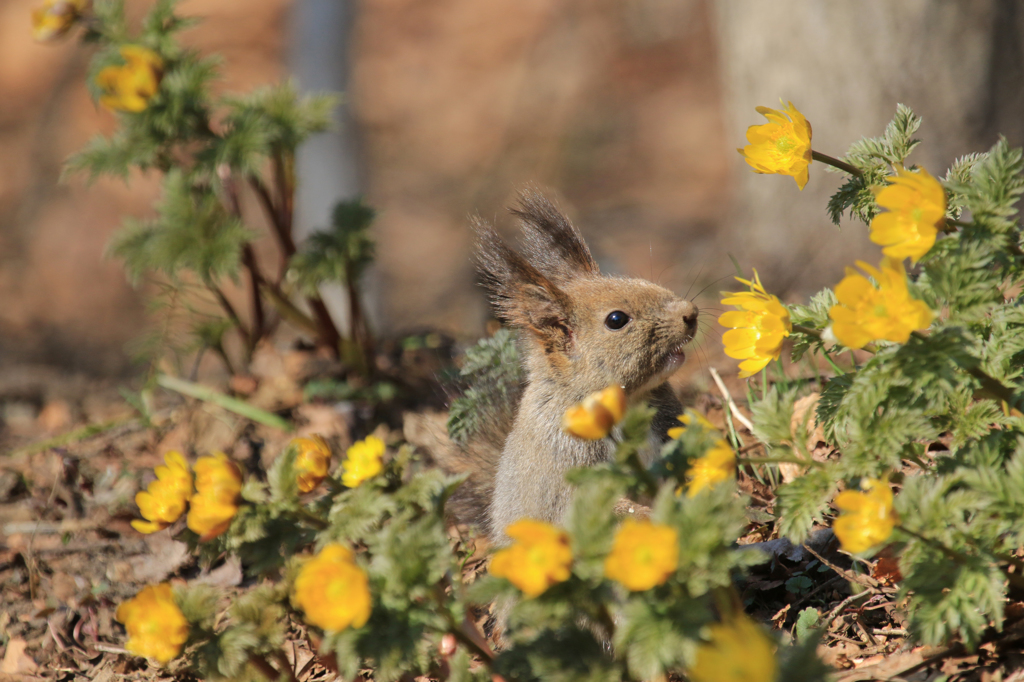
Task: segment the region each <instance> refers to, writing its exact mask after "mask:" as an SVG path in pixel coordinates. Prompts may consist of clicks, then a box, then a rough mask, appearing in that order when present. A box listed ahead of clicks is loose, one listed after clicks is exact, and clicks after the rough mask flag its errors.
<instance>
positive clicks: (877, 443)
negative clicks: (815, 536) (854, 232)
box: [752, 105, 1024, 647]
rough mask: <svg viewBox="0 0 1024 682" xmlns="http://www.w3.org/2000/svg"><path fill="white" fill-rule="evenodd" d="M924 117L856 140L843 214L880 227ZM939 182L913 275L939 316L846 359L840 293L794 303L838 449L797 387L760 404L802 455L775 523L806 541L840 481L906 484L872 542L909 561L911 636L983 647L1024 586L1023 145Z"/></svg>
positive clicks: (765, 425) (779, 436)
mask: <svg viewBox="0 0 1024 682" xmlns="http://www.w3.org/2000/svg"><path fill="white" fill-rule="evenodd" d="M920 124H921V120H920V119H919V118H918V117H917V116H915V115H914V114H913V112H912V111H911V110H910V109H909V108H907V107H905V106H903V105H900V106H899V108H898V109H897V112H896V116H895V118H894V119H893V121H892V122H891V123H890V124H889V126H888V127H887V128H886V131H885V133H884V135H882V136H881V137H878V138H868V139H864V140H861V141H859V142H857V143H855V144H854V145H852V146H851V147H850V150H849V151H848V153H847V155H846V156H845V157H844V159H843V161H844V162H845V163H846V164H848V165H849V167H850V168H848V169H847V170H848V172H850V179H849V180H848V181H847V183H846V184H845V185H843V186H842V187H841V188H840V189H839V191H838V192H837V193H836V194H835V196H833V197H832V200H831V201H830V202H829V213H830V215H831V216H832V219H833V221H835V222H837V223H838V221H839V218H840V217H841V215H842V214H843V212H844V211H850V213H851V214H852V215H853V216H855V217H857V218H859V219H861V220H862V221H864V222H865V223H871V221H872V218H873V217H874V216H875V215H876V214H877V213H878V211H879V207H878V206H877V204H876V203H875V198H874V191H873V190H877V189H878V188H880V187H882V186H884V185H885V184H886V183H887V179H888V178H890V177H891V176H893V175H894V174H895V171H896V169H898V168H902V167H904V166H905V165H906V163H907V157H908V156H909V155H910V153H911V152H912V151H913V149H914V148H915V146H916V145H917V144H918V143H919V140H917V139H915V138H914V137H913V135H914V134H915V133H916V132H917V130H918V128H919V126H920ZM942 184H943V186H944V189H945V192H946V198H947V211H946V216H945V220H944V221H942V223H941V224H940V225H939V234H938V239H937V241H936V242H935V244H934V246H932V247H931V249H930V250H929V251H928V252H927V253H925V254H924V255H923V256H922V257H921V258H920V261H919V263H918V264H917V265H918V268H917V269H916V270H914V271H912V272H911V275H910V276H909V279H908V288H909V291H910V293H911V295H912V296H913V297H915V298H917V299H919V300H921V301H924V302H925V303H926V304H927V305H928V306H929V307H930V308H931V309H932V310H933V311H935V312H936V313H937V315H936V317H935V319H934V321H933V322H932V323H931V325H930V327H929V328H928V329H927V330H918V331H915V332H913V333H912V334H911V335H910V337H909V338H908V339H907V340H906V342H904V343H893V342H889V341H885V340H877V341H875V342H873V343H870V344H868V345H867V346H865V349H864V350H865V351H866V354H864V353H862V354H859V355H856V356H854V355H852V354H851V355H850V356H849V358H850V360H851V361H852V364H851V365H847V369H843V368H841V366H840V363H843V362H844V361H843V360H842V357H843V355H844V354H845V352H846V351H845V349H844V348H843V347H842V346H841V345H838V344H836V343H835V340H834V339H835V335H833V334H832V328H831V325H832V320H831V319H830V314H829V309H830V308H831V307H832V306H834V305H836V303H837V300H836V296H835V294H834V293H833V292H832V291H831V290H829V289H825V290H823V291H822V292H821V293H819V294H818V295H816V296H815V297H813V298H812V299H811V301H810V303H809V304H808V305H792V306H789V311H790V315H791V321H792V323H793V325H794V328H793V333H792V337H793V359H794V361H795V360H798V359H800V358H801V357H803V356H804V355H805V354H807V353H817V354H820V355H821V356H823V357H824V358H825V359H826V360H827V361H828V362H829V363H830V364H831V366H832V368H833V369H834V370H835V372H834V375H833V376H832V377H831V378H828V379H827V380H824V381H823V386H822V389H821V392H820V398H819V400H818V402H817V410H816V415H815V417H816V421H817V423H818V425H820V426H821V427H822V432H823V433H824V437H825V440H826V441H827V442H828V444H829V445H830V446H832V448H834V450H835V451H838V453H840V454H839V456H837V457H832V458H829V459H827V460H825V461H820V460H817V459H814V458H813V457H812V456H811V453H809V452H807V448H806V446H805V445H804V444H805V443H806V441H807V434H806V433H805V432H804V433H801V432H800V431H801V429H799V428H797V429H794V428H793V424H792V419H791V417H792V412H793V403H794V401H795V400H796V399H797V397H798V394H797V393H796V392H793V391H788V392H787V391H780V390H778V389H777V388H771V389H770V390H768V391H766V393H765V396H764V398H763V399H762V400H761V401H759V402H757V403H755V404H753V405H752V411H753V415H754V420H753V421H754V426H755V428H754V432H755V435H757V436H758V438H759V439H760V440H761V442H762V443H764V444H765V445H766V446H767V447H768V449H769V460H774V461H778V462H783V461H785V462H796V463H799V464H802V465H803V466H804V473H803V474H802V475H800V476H799V477H798V478H796V479H795V480H793V481H792V482H790V483H787V484H784V485H782V486H780V487H779V488H778V489H777V490H776V494H777V498H778V512H779V518H778V529H779V531H780V532H781V533H782V534H783V535H786V536H788V537H790V538H791V539H792V540H794V541H796V542H799V541H802V540H803V539H804V538H806V537H807V535H808V534H809V532H810V530H811V528H812V527H813V525H814V524H815V523H819V524H820V523H825V522H827V520H828V519H829V517H831V516H832V515H833V512H832V511H831V510H830V509H829V506H828V503H829V501H830V500H831V499H832V497H833V496H834V495H835V493H836V492H837V491H838V490H840V489H841V488H843V487H844V486H845V488H846V489H848V490H855V489H856V488H857V486H858V484H859V483H860V482H862V481H866V480H881V481H888V483H883V485H890V484H894V485H895V486H896V488H897V494H896V496H895V502H894V509H895V519H896V521H895V527H894V529H893V531H892V534H891V537H889V538H888V539H887V540H886V541H885V542H883V543H881V544H880V545H878V546H877V547H876V548H875V549H873V550H871V551H877V550H878V549H880V548H881V547H883V546H886V545H888V546H889V548H890V551H892V552H894V553H895V554H896V555H897V556H898V557H899V565H900V572H901V574H902V575H903V577H904V579H903V581H902V582H901V584H900V589H901V593H902V594H903V595H904V596H905V597H907V598H908V609H909V623H910V628H911V630H912V633H913V636H914V637H915V638H916V639H917V640H918V641H920V642H922V643H925V644H933V645H934V644H939V643H942V642H946V641H949V640H952V639H954V638H959V639H960V640H961V641H963V642H964V643H965V644H966V645H967V646H968V647H976V646H977V645H978V644H979V642H980V641H981V640H982V637H983V636H984V634H985V632H986V630H987V629H988V628H989V627H992V626H994V627H995V628H996V629H997V630H998V629H1000V628H1001V626H1002V622H1003V618H1004V605H1005V603H1006V599H1007V590H1008V588H1009V587H1010V586H1016V587H1017V588H1019V587H1021V586H1022V585H1024V581H1022V580H1021V578H1020V570H1021V568H1024V564H1022V562H1021V560H1020V559H1019V558H1018V555H1019V553H1020V549H1021V547H1022V545H1024V542H1022V540H1024V538H1022V536H1021V523H1020V521H1021V519H1022V518H1024V515H1022V511H1024V510H1022V508H1021V506H1020V501H1021V498H1022V497H1024V487H1022V485H1024V480H1021V478H1020V476H1021V466H1022V464H1021V462H1022V455H1021V452H1022V446H1021V443H1022V442H1024V414H1022V413H1021V408H1022V407H1024V382H1022V380H1021V378H1022V375H1024V341H1022V335H1021V330H1022V329H1024V316H1022V314H1021V304H1022V302H1024V299H1022V298H1021V293H1020V292H1021V287H1022V286H1024V251H1022V250H1021V237H1022V233H1021V225H1020V220H1019V214H1018V210H1019V209H1018V201H1019V198H1020V195H1021V194H1022V192H1024V160H1022V153H1021V150H1019V149H1012V148H1011V147H1010V146H1009V145H1008V144H1007V142H1006V141H1005V140H1002V139H1001V140H999V141H998V142H996V144H995V145H994V146H993V147H992V148H991V149H990V150H989V151H987V152H985V153H982V154H970V155H967V156H965V157H962V158H961V159H959V160H957V161H956V162H955V163H954V164H953V166H952V167H951V168H950V169H949V171H948V172H947V173H946V174H945V176H944V179H943V181H942ZM883 314H884V311H883ZM844 364H845V363H844ZM933 444H935V445H938V444H941V447H940V448H939V449H936V448H935V447H934V446H933Z"/></svg>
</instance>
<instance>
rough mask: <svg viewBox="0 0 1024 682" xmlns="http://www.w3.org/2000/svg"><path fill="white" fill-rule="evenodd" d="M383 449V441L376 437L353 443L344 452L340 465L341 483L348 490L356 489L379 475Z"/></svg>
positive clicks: (382, 467)
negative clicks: (341, 472) (343, 458)
mask: <svg viewBox="0 0 1024 682" xmlns="http://www.w3.org/2000/svg"><path fill="white" fill-rule="evenodd" d="M385 449H386V446H385V445H384V441H382V440H381V439H380V438H377V436H367V437H366V439H365V440H361V441H358V442H356V443H354V444H353V445H352V447H350V448H349V449H348V450H346V451H345V461H344V462H342V463H341V466H342V469H343V470H344V472H345V473H343V474H342V476H341V482H342V483H344V484H345V485H346V486H347V487H349V488H357V487H359V486H360V485H361V484H362V483H363V481H366V480H368V479H371V478H373V477H374V476H376V475H377V474H379V473H380V472H381V471H382V470H383V469H384V465H383V464H381V458H382V457H384V450H385Z"/></svg>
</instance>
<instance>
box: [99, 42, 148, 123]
mask: <svg viewBox="0 0 1024 682" xmlns="http://www.w3.org/2000/svg"><path fill="white" fill-rule="evenodd" d="M121 57H122V58H123V59H124V64H122V65H120V66H108V67H106V68H104V69H101V70H100V72H99V73H98V74H96V85H97V86H99V88H100V90H101V91H102V92H103V94H102V95H100V104H102V105H103V106H105V107H106V108H108V109H110V110H112V111H128V112H132V113H138V112H140V111H145V109H146V107H148V106H149V101H150V100H151V99H152V98H153V97H154V96H155V95H156V93H157V91H158V90H159V89H160V80H161V78H163V70H164V61H163V59H161V58H160V55H158V54H157V53H156V52H154V51H153V50H150V49H149V48H146V47H142V46H141V45H125V46H123V47H122V48H121Z"/></svg>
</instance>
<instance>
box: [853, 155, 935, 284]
mask: <svg viewBox="0 0 1024 682" xmlns="http://www.w3.org/2000/svg"><path fill="white" fill-rule="evenodd" d="M896 172H897V173H898V175H897V177H895V178H890V179H889V184H888V185H886V186H885V187H882V188H881V189H876V190H875V201H877V202H878V205H879V206H881V207H882V208H887V209H889V210H888V211H886V212H884V213H879V214H878V215H876V216H875V217H874V219H873V220H872V221H871V241H873V242H874V243H876V244H880V245H882V246H883V247H885V248H883V249H882V253H884V254H885V255H886V256H889V257H891V258H896V259H898V260H903V259H904V258H906V257H908V256H909V257H910V261H911V262H912V263H915V264H916V263H917V261H918V260H919V259H920V258H921V256H923V255H924V254H926V253H928V251H929V250H930V249H931V248H932V245H934V244H935V238H936V237H937V236H938V234H939V230H940V229H942V227H943V226H944V225H945V223H946V192H945V190H944V189H942V185H940V184H939V181H938V180H936V179H935V178H933V177H932V176H931V175H929V174H928V171H926V170H925V169H923V168H922V169H920V170H919V171H917V172H916V173H912V172H910V171H908V170H906V169H904V168H899V169H897V171H896Z"/></svg>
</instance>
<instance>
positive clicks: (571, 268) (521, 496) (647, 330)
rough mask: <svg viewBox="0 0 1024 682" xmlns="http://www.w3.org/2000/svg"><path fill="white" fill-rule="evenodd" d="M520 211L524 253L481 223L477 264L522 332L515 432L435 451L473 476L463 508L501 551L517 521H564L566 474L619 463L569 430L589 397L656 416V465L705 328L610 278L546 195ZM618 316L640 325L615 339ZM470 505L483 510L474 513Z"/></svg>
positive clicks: (640, 285)
mask: <svg viewBox="0 0 1024 682" xmlns="http://www.w3.org/2000/svg"><path fill="white" fill-rule="evenodd" d="M512 213H513V214H514V215H516V216H517V217H518V218H519V219H520V221H521V223H522V227H523V232H524V235H525V240H524V242H525V244H524V246H525V249H524V253H523V254H520V253H518V252H516V251H514V250H513V249H511V248H509V246H508V245H507V244H505V243H504V242H503V241H502V240H501V238H500V237H498V235H497V234H496V233H495V232H494V230H493V229H492V228H491V227H490V226H488V225H486V224H485V223H483V222H481V221H478V222H477V224H476V226H475V227H476V230H477V233H478V235H479V240H480V248H479V253H478V262H479V266H480V271H481V277H482V280H483V284H484V286H485V287H486V288H487V289H488V291H489V292H490V295H491V301H492V303H493V305H494V309H495V312H496V313H497V315H498V317H499V318H501V319H502V321H503V322H505V323H506V324H508V325H510V326H511V327H514V328H516V329H518V330H520V354H521V357H522V361H523V364H524V368H525V370H526V375H527V383H526V386H525V388H524V390H523V393H522V397H521V399H520V400H519V404H518V409H517V410H515V411H514V412H512V413H511V414H514V421H513V422H512V424H511V430H509V429H508V426H507V425H506V426H504V427H499V428H497V429H491V431H494V433H486V434H482V435H481V437H480V439H479V441H477V442H475V443H471V444H470V446H469V447H468V448H467V449H466V450H465V451H461V452H459V451H458V450H457V448H455V447H454V446H452V447H448V448H444V449H443V450H444V452H438V453H435V457H437V458H438V460H439V462H440V463H441V464H442V466H445V467H446V468H448V469H449V470H452V471H466V472H470V473H471V474H472V477H473V478H472V479H471V480H470V481H469V482H468V484H469V485H468V486H466V487H467V490H466V491H464V493H463V497H462V501H463V504H461V505H460V506H461V508H462V509H461V511H463V513H465V512H466V511H470V517H471V519H473V520H476V521H477V522H478V523H479V525H481V526H482V527H483V528H484V530H485V531H486V532H487V533H488V535H489V536H490V537H491V539H492V540H493V541H495V542H496V543H497V544H504V542H506V541H507V540H506V538H505V535H504V529H505V527H506V526H507V525H508V524H510V523H512V522H514V521H516V520H517V519H520V518H523V517H529V518H535V519H540V520H544V521H549V522H554V523H558V522H560V521H561V520H562V518H563V515H564V514H565V512H566V510H567V508H568V504H569V501H570V499H571V497H572V489H571V487H570V486H569V485H568V484H567V483H566V482H565V473H566V471H568V470H569V469H570V468H573V467H579V466H588V465H592V464H596V463H598V462H602V461H606V460H607V459H609V458H610V457H611V456H612V452H611V445H610V443H609V442H608V441H607V440H603V441H585V440H581V439H579V438H575V437H573V436H570V435H568V434H566V433H565V432H563V431H562V416H563V415H564V413H565V411H566V410H567V409H569V408H570V407H572V406H573V405H575V404H576V403H578V402H581V401H582V400H583V399H584V398H586V397H587V396H588V395H590V394H591V393H593V392H595V391H599V390H601V389H603V388H605V387H606V386H608V385H610V384H619V385H621V386H622V387H623V388H624V389H625V390H626V394H627V396H628V398H629V401H630V403H631V404H636V403H639V402H642V401H646V402H649V403H650V404H652V405H654V406H655V407H656V408H657V410H658V412H657V416H656V417H655V420H654V425H653V432H654V433H653V434H652V444H651V447H650V448H649V452H648V453H647V456H648V458H649V459H650V458H653V456H654V455H655V454H656V452H657V443H659V442H663V441H664V440H665V438H666V435H665V432H666V431H667V430H668V428H669V427H670V426H672V424H673V423H675V418H676V416H677V415H678V414H679V412H680V409H681V408H680V405H679V402H678V400H677V399H676V397H675V395H674V394H673V392H672V390H671V388H670V387H669V386H668V384H667V383H665V382H666V380H667V379H668V377H669V375H671V374H672V372H674V371H675V369H677V368H678V366H679V364H680V363H681V349H682V347H683V346H684V345H685V344H686V343H688V342H689V341H690V339H692V338H693V334H694V331H695V329H696V324H697V308H696V307H695V306H694V305H693V304H692V303H690V302H689V301H686V300H684V299H682V298H680V297H678V296H676V295H675V294H673V293H672V292H671V291H668V290H667V289H664V288H662V287H660V286H657V285H655V284H652V283H651V282H648V281H646V280H642V279H629V278H619V277H606V276H603V275H601V273H600V271H599V269H598V266H597V263H596V262H595V261H594V259H593V257H592V256H591V254H590V249H589V248H587V245H586V243H585V242H584V241H583V238H582V236H581V235H580V233H579V231H578V230H577V229H576V228H575V227H574V226H573V225H572V223H570V222H569V220H568V219H567V218H566V217H565V216H563V215H562V214H561V213H559V212H558V210H557V209H556V208H555V207H554V206H553V205H552V204H551V203H550V202H549V201H548V200H547V199H545V198H544V197H543V196H541V195H539V194H536V193H525V194H523V195H522V197H521V199H520V203H519V206H518V207H517V208H515V209H513V211H512ZM615 310H621V311H623V312H625V313H626V314H628V315H629V316H630V318H631V320H630V322H629V323H628V324H627V325H626V326H625V327H623V328H622V329H619V330H610V329H608V328H607V327H606V326H605V319H606V318H607V316H608V314H609V313H611V312H612V311H615ZM497 431H501V433H497ZM506 436H507V437H506ZM501 443H503V446H502V447H500V456H499V447H498V445H499V444H501ZM488 499H489V507H488V508H487V509H484V508H483V502H484V500H488ZM466 502H469V503H471V504H475V505H476V507H475V508H474V509H471V510H467V509H466V507H467V506H468V505H467V504H465V503H466Z"/></svg>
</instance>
